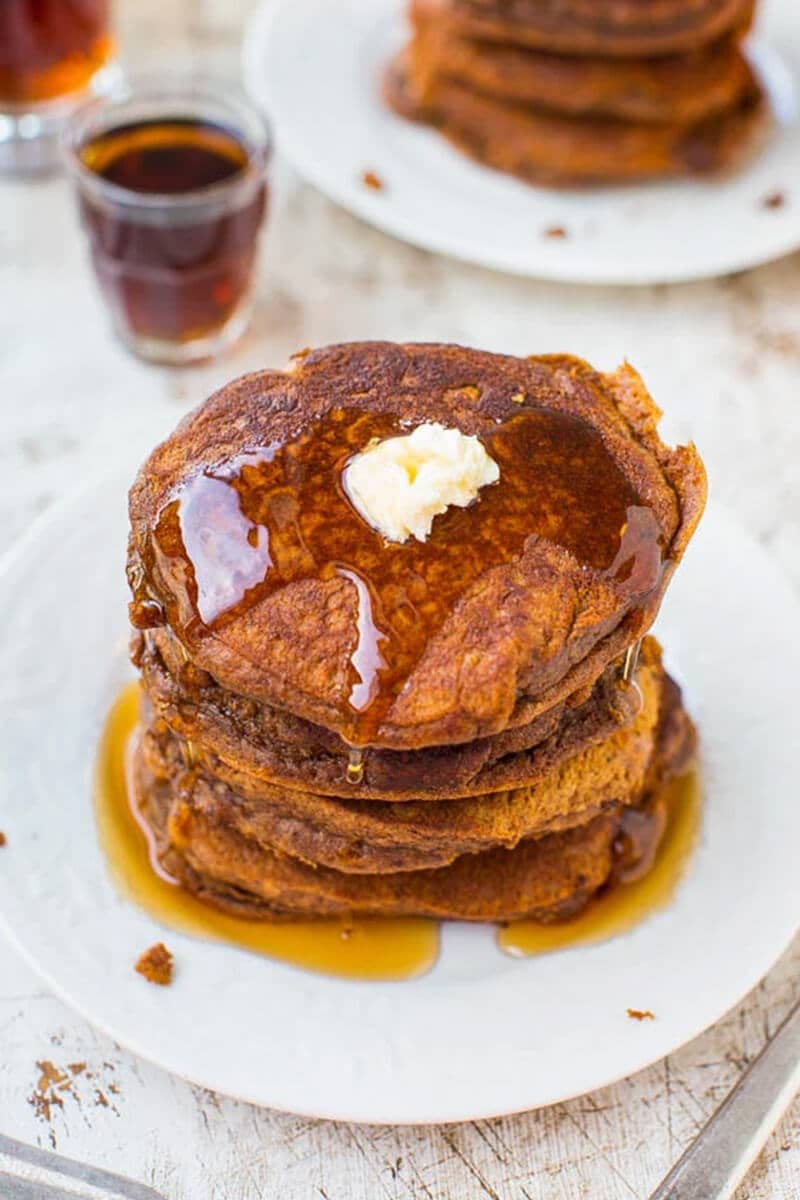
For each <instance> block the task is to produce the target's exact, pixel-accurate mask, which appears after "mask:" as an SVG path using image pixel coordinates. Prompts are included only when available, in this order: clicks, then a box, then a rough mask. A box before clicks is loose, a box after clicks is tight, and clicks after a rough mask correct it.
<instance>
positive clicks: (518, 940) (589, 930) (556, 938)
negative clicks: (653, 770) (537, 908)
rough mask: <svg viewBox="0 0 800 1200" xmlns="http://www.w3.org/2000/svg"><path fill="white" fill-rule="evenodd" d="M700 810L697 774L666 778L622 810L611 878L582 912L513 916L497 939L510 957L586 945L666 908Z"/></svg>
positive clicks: (695, 833) (681, 871)
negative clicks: (642, 802) (639, 802)
mask: <svg viewBox="0 0 800 1200" xmlns="http://www.w3.org/2000/svg"><path fill="white" fill-rule="evenodd" d="M700 814H701V787H700V777H699V774H698V772H697V771H696V770H692V771H689V772H687V773H686V774H684V775H681V776H680V777H678V778H676V779H673V780H671V781H670V782H669V783H668V784H666V786H665V787H664V788H663V789H662V790H661V791H660V792H659V793H658V795H657V796H656V797H655V799H654V800H653V802H652V803H651V805H650V806H649V809H645V811H644V812H638V811H637V810H635V809H630V810H626V811H625V812H624V813H623V814H622V825H621V829H620V834H619V836H618V844H617V846H616V847H615V849H616V853H617V860H618V861H617V869H616V871H615V873H614V876H613V879H612V883H611V884H610V885H609V886H608V887H607V888H606V889H605V890H604V891H603V892H602V893H601V894H600V895H599V896H597V897H595V899H594V900H592V901H591V902H590V903H589V905H588V906H587V908H585V909H584V910H583V912H581V913H579V914H578V915H577V916H576V917H572V918H571V919H570V920H568V921H558V922H555V923H553V924H549V925H542V924H537V923H536V922H535V921H513V922H511V923H510V924H509V925H506V926H505V927H503V928H501V929H499V930H498V934H497V942H498V945H499V946H500V948H501V949H502V950H504V951H505V952H506V953H507V954H511V955H514V956H515V957H526V956H528V955H532V954H546V953H548V952H550V951H552V950H563V949H566V948H568V947H570V946H590V945H594V944H595V943H597V942H605V941H608V940H609V938H613V937H618V936H619V935H620V934H623V933H627V932H628V931H629V930H630V929H633V928H634V926H636V925H639V924H640V923H641V922H642V921H644V920H645V919H646V918H647V917H649V916H650V915H651V914H652V913H655V912H657V911H658V910H659V909H662V908H666V906H667V905H668V904H669V903H670V901H671V900H672V898H673V896H674V895H675V890H676V888H677V886H678V884H679V883H680V881H681V879H682V877H683V875H684V872H685V870H686V867H687V864H688V861H689V859H690V857H691V854H692V851H693V850H694V847H695V845H696V843H697V839H698V836H699V831H700Z"/></svg>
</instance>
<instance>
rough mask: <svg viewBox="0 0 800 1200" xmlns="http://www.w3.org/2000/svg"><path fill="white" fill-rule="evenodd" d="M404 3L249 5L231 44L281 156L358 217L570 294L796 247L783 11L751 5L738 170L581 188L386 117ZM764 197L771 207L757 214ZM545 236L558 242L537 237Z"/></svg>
mask: <svg viewBox="0 0 800 1200" xmlns="http://www.w3.org/2000/svg"><path fill="white" fill-rule="evenodd" d="M405 7H406V5H405V2H404V0H338V3H336V4H331V2H330V0H263V2H262V4H261V6H260V7H259V9H258V10H257V11H256V14H255V16H254V18H253V20H252V22H251V24H250V27H249V30H248V33H247V36H246V38H245V44H244V74H245V82H246V84H247V87H248V89H249V91H250V93H251V94H252V95H253V97H254V98H255V99H256V100H257V101H258V102H259V103H260V104H262V105H263V107H264V108H265V109H266V110H267V111H268V112H269V113H270V114H271V116H272V117H273V118H274V120H275V123H276V128H277V132H278V143H279V146H280V148H281V150H282V151H283V152H284V154H285V155H286V156H287V157H288V158H289V160H290V161H291V163H292V164H293V166H294V167H295V168H296V169H297V170H298V171H299V172H300V174H301V175H303V176H304V177H305V178H306V179H308V180H310V181H311V182H312V183H313V184H315V185H316V186H317V187H318V188H319V189H320V190H321V191H323V192H325V193H326V194H327V195H328V196H330V197H331V198H332V199H334V200H336V201H337V202H338V203H339V204H342V205H343V206H344V207H345V208H349V209H351V210H352V211H353V212H354V213H356V214H358V216H360V217H362V218H364V219H365V220H366V221H369V222H371V223H372V224H373V225H377V226H378V228H380V229H383V230H385V231H386V232H388V233H392V234H395V235H396V236H397V237H400V238H402V239H404V240H405V241H408V242H412V243H413V244H415V245H417V246H422V247H423V248H424V249H427V250H434V251H437V252H439V253H444V254H450V255H453V256H454V257H456V258H461V259H465V260H467V261H469V262H475V263H479V264H481V265H482V266H487V267H495V268H498V269H501V270H506V271H512V272H514V273H516V274H520V275H533V276H537V277H539V278H542V279H558V280H564V281H567V282H572V283H614V284H643V283H663V282H669V281H675V280H686V279H698V278H703V277H707V276H712V275H722V274H726V273H728V272H731V271H738V270H742V269H744V268H746V267H752V266H755V265H756V264H757V263H762V262H767V261H769V260H771V259H774V258H778V257H780V256H781V255H783V254H787V253H789V252H790V251H792V250H794V249H796V248H797V247H798V246H800V119H799V118H798V106H797V102H796V89H795V87H794V79H795V78H800V13H798V10H797V6H796V4H794V3H792V2H791V0H764V2H763V8H762V14H761V20H760V24H759V32H758V37H757V40H756V41H755V42H754V46H753V57H754V59H755V60H756V62H757V65H758V66H759V67H760V68H761V72H762V75H763V77H764V79H765V82H766V83H767V86H768V88H769V90H770V92H771V93H772V95H773V97H774V104H775V107H776V109H777V111H778V113H779V117H780V123H779V125H778V126H777V128H776V129H775V131H774V133H773V135H772V136H771V139H770V141H769V144H768V145H767V146H765V148H764V149H763V150H762V151H761V153H760V154H759V155H758V157H756V158H755V159H754V160H753V161H752V163H750V164H749V165H748V166H747V167H746V168H745V169H744V170H743V172H742V173H740V174H738V175H735V176H733V177H731V178H730V179H726V180H724V181H718V182H712V183H703V182H694V181H678V182H674V183H666V184H649V185H647V186H641V187H630V188H625V189H619V188H607V189H598V190H590V191H550V190H545V189H541V188H535V187H531V186H528V185H527V184H524V183H521V182H519V181H517V180H514V179H512V178H510V177H508V176H505V175H502V174H499V173H498V172H495V171H491V170H488V169H485V168H483V167H480V166H479V165H477V164H475V163H473V162H471V161H470V160H469V159H468V158H466V157H464V156H463V155H462V154H460V153H459V152H458V151H457V150H455V149H453V148H452V147H451V146H450V145H449V144H448V143H447V142H446V141H445V139H444V138H443V137H441V136H440V135H439V134H438V133H436V132H434V131H432V130H430V129H426V128H424V127H423V126H418V125H414V124H411V123H409V122H408V121H405V120H402V119H401V118H399V117H397V116H395V115H393V114H392V113H390V112H389V111H388V110H387V109H386V108H385V106H384V105H383V103H382V101H381V98H380V81H381V73H382V71H383V69H384V66H385V64H386V63H387V62H388V61H389V59H390V58H391V56H392V54H393V53H394V51H395V50H396V49H397V48H399V47H400V46H401V45H402V44H403V41H404V40H405V39H406V38H407V36H408V34H407V31H406V28H405V22H404V19H403V12H404V10H405ZM778 51H779V52H780V55H778V53H777V52H778ZM365 170H371V171H374V172H375V173H376V174H377V175H378V177H379V178H380V179H381V180H382V181H383V182H384V183H385V187H384V189H383V190H382V191H379V192H378V191H372V190H370V189H369V188H368V187H366V186H365V184H364V182H363V179H362V176H363V173H364V171H365ZM775 192H781V193H782V194H783V195H785V197H786V203H785V204H784V205H783V206H782V207H778V208H769V207H765V205H764V199H765V197H767V196H769V195H770V194H772V193H775ZM554 226H557V227H563V228H564V229H565V230H566V231H567V235H568V236H567V237H566V238H563V239H554V238H548V237H547V236H546V231H547V230H548V229H550V228H552V227H554Z"/></svg>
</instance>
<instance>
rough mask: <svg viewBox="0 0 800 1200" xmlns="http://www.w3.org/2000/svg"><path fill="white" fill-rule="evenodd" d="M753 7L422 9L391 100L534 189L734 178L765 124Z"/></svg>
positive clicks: (578, 3) (464, 5)
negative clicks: (745, 48) (752, 51)
mask: <svg viewBox="0 0 800 1200" xmlns="http://www.w3.org/2000/svg"><path fill="white" fill-rule="evenodd" d="M753 8H754V0H560V2H559V3H553V0H411V6H410V16H411V23H412V27H413V37H412V40H411V43H410V44H409V46H408V47H407V48H406V49H405V50H404V52H403V53H402V55H401V56H400V57H399V58H398V59H397V60H396V61H395V62H394V63H392V64H391V66H390V69H389V71H388V73H387V77H386V92H387V98H388V100H389V103H390V104H391V105H392V107H393V108H395V109H396V110H397V111H399V112H400V113H402V114H403V115H405V116H407V117H411V118H412V119H415V120H420V121H424V122H427V123H429V124H433V125H435V126H437V127H438V128H439V129H440V130H441V131H442V133H444V134H445V136H446V137H448V138H449V139H450V140H451V141H452V142H454V143H455V144H456V145H457V146H458V147H459V148H460V149H462V150H464V151H466V153H468V154H470V155H472V156H473V157H474V158H477V159H478V160H479V161H481V162H483V163H486V164H487V165H489V166H492V167H496V168H497V169H499V170H502V171H508V172H510V173H512V174H514V175H518V176H520V177H521V178H523V179H527V180H530V181H533V182H536V183H542V184H548V185H553V186H559V185H565V186H570V185H579V184H591V183H603V182H624V181H628V180H637V179H647V178H659V177H665V176H674V175H683V174H687V173H688V174H694V173H712V172H719V171H724V170H727V169H730V168H731V167H733V166H735V165H736V164H737V163H738V162H739V160H740V159H741V157H742V155H743V153H744V152H745V151H746V150H747V149H748V148H750V147H751V146H752V144H753V142H754V134H755V133H756V131H757V130H758V129H760V128H762V127H763V126H764V125H765V123H766V121H765V117H766V107H767V106H766V103H765V100H764V96H763V93H762V91H761V88H760V86H759V84H758V81H757V80H756V78H755V76H754V74H753V72H752V70H751V68H750V66H749V64H748V62H747V59H746V57H745V56H744V54H743V52H742V47H741V42H742V39H743V37H744V35H745V34H746V32H747V30H748V28H749V25H750V22H751V20H752V16H753Z"/></svg>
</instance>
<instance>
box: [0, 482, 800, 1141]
mask: <svg viewBox="0 0 800 1200" xmlns="http://www.w3.org/2000/svg"><path fill="white" fill-rule="evenodd" d="M126 478H127V471H126V472H125V474H123V471H122V469H121V468H120V466H119V464H117V465H116V466H114V467H111V468H110V469H107V470H104V471H102V472H99V473H97V474H95V475H90V476H89V478H87V479H86V480H84V481H83V482H82V483H81V484H80V485H78V486H77V487H75V488H73V489H72V491H71V493H70V494H69V495H68V496H67V497H66V498H65V499H64V500H63V501H62V503H60V504H52V505H50V506H49V508H48V509H46V510H45V511H44V512H43V513H41V514H39V515H38V516H37V517H36V518H35V519H34V520H33V521H32V522H31V524H30V526H29V527H28V528H27V529H26V530H25V531H23V533H22V534H21V535H20V536H19V537H18V538H17V539H16V540H15V541H14V543H12V545H11V546H10V547H9V548H8V550H7V551H6V552H4V554H3V555H2V556H0V589H2V588H4V587H5V586H6V584H7V582H8V577H9V575H10V574H11V573H12V572H13V569H14V567H15V565H16V564H17V563H18V562H23V561H24V560H25V556H26V554H27V553H29V552H30V550H31V547H35V546H36V544H37V542H38V541H39V539H40V538H41V537H43V536H45V537H46V536H47V534H48V531H49V530H50V529H51V527H55V528H57V527H58V526H59V524H60V523H61V522H62V521H63V520H64V519H66V518H68V517H69V515H70V512H71V511H73V510H74V509H76V508H78V507H79V506H80V504H81V502H82V501H83V500H84V499H85V498H86V497H87V496H88V495H91V494H93V493H94V492H95V491H97V490H98V489H99V488H102V487H104V486H105V487H108V486H111V485H112V484H113V485H114V486H115V487H116V486H117V485H119V490H120V491H124V490H125V487H126V485H125V483H124V480H125V479H126ZM712 512H713V516H712V517H711V521H712V522H713V523H714V524H720V525H721V526H722V527H723V528H724V529H726V530H727V532H729V533H732V534H733V535H734V536H735V537H737V538H738V539H741V540H742V541H743V542H744V543H745V544H746V545H747V547H748V549H749V550H753V549H755V550H756V552H757V553H758V554H759V555H760V556H762V557H763V558H764V559H766V560H768V561H769V562H770V563H771V565H772V568H773V570H774V571H775V573H776V575H777V577H779V578H780V579H781V580H782V581H783V582H784V583H785V584H786V587H787V589H788V592H789V594H790V595H791V596H792V597H793V598H794V601H795V603H797V601H798V597H797V591H796V589H795V588H794V587H793V585H792V581H791V579H790V578H789V577H788V575H787V574H786V572H785V571H784V569H783V568H782V566H781V564H780V563H779V562H778V561H777V560H776V559H775V558H774V556H773V555H771V554H770V553H769V552H768V550H767V549H766V548H765V547H763V546H762V545H761V544H760V543H759V542H758V541H757V540H756V539H755V538H754V537H753V536H752V535H751V534H750V532H749V531H748V530H747V529H746V528H745V527H744V526H743V525H742V524H741V523H740V522H739V521H738V519H736V518H735V517H734V516H732V515H731V514H730V513H729V511H728V510H727V509H726V508H725V507H724V506H722V505H718V504H714V506H713V509H712ZM798 614H799V615H800V607H798ZM797 928H798V927H797V925H795V926H794V927H793V928H792V929H791V930H790V931H788V932H786V933H785V934H784V933H782V934H781V937H780V938H779V939H775V940H776V942H778V941H779V942H780V945H779V947H778V950H777V953H773V951H770V955H769V962H768V963H767V966H766V968H765V969H762V967H763V964H762V963H759V964H758V966H757V968H756V969H755V971H752V970H751V971H748V972H747V973H746V975H745V973H742V984H741V986H737V988H736V993H737V994H736V996H735V998H733V999H732V1000H729V999H728V998H726V1005H725V1007H724V1009H723V1010H720V1011H718V1012H717V1013H716V1015H715V1016H714V1017H713V1018H711V1020H705V1019H703V1023H702V1024H701V1026H700V1027H697V1026H694V1027H693V1028H692V1030H691V1031H690V1032H688V1033H686V1034H685V1035H684V1034H682V1035H681V1036H680V1038H679V1040H677V1041H672V1042H671V1043H670V1045H669V1046H668V1047H667V1048H664V1045H658V1046H657V1048H656V1049H654V1050H652V1052H648V1053H646V1054H645V1055H643V1056H642V1057H641V1058H640V1059H639V1061H638V1064H637V1066H636V1067H635V1068H634V1069H633V1070H628V1069H626V1068H623V1069H622V1070H621V1071H615V1072H612V1073H610V1074H609V1075H608V1076H604V1077H603V1078H601V1079H598V1080H596V1081H594V1082H593V1083H592V1084H591V1086H590V1088H589V1091H591V1092H593V1091H596V1090H599V1089H601V1088H604V1087H608V1086H611V1085H612V1084H614V1083H617V1082H619V1081H621V1080H624V1079H626V1078H630V1077H631V1075H635V1074H638V1072H639V1071H641V1070H645V1069H647V1068H648V1067H651V1066H653V1065H654V1064H655V1063H657V1062H660V1061H662V1060H663V1059H664V1058H665V1057H666V1056H667V1055H669V1054H672V1053H675V1052H676V1051H677V1050H679V1049H680V1048H681V1047H683V1046H685V1045H687V1044H688V1043H689V1042H691V1041H693V1040H694V1039H695V1038H696V1037H698V1036H700V1035H701V1034H703V1033H704V1032H705V1031H706V1030H707V1029H709V1028H710V1027H711V1026H712V1025H715V1024H716V1023H717V1022H719V1021H721V1020H723V1019H724V1018H725V1017H726V1016H727V1015H728V1014H729V1013H730V1012H731V1011H732V1010H733V1009H734V1008H736V1007H737V1006H738V1005H739V1004H740V1003H741V1002H742V1000H743V999H744V998H745V997H746V996H747V995H748V994H749V993H750V992H751V991H752V990H753V988H755V987H757V986H758V984H759V982H760V980H761V979H762V978H763V977H764V975H765V974H766V973H767V972H768V971H769V970H771V969H772V967H774V966H775V964H776V963H777V962H778V961H779V959H780V958H781V957H782V956H783V955H784V954H785V953H786V951H787V949H788V948H789V947H790V946H791V944H792V942H793V940H794V938H795V936H796V934H797ZM0 931H2V932H3V933H4V934H5V936H6V937H7V938H8V939H9V942H10V943H11V944H12V945H13V946H14V947H15V948H16V950H17V951H18V953H19V954H20V956H21V957H22V958H23V960H24V961H25V962H27V963H28V965H29V966H30V967H31V968H32V970H33V971H34V972H35V973H36V975H37V976H38V977H39V978H41V979H42V980H43V981H44V982H45V983H46V984H47V986H48V987H49V988H50V990H51V991H52V992H53V994H54V995H55V996H57V997H58V998H59V999H60V1000H62V1001H63V1002H64V1003H66V1004H67V1006H68V1007H69V1008H71V1009H72V1010H73V1011H75V1012H77V1013H78V1014H79V1015H80V1016H81V1017H82V1018H83V1019H85V1020H86V1021H87V1022H88V1023H89V1024H90V1025H92V1026H93V1027H94V1028H96V1029H99V1030H100V1031H102V1032H103V1033H104V1034H106V1035H107V1036H109V1037H111V1038H112V1039H113V1040H115V1041H117V1042H118V1043H119V1044H120V1045H122V1046H125V1047H126V1048H127V1049H128V1050H130V1051H131V1052H133V1053H134V1054H136V1055H137V1056H139V1057H141V1058H142V1059H143V1060H145V1061H147V1062H150V1063H152V1064H153V1065H154V1066H156V1067H158V1068H160V1069H162V1070H166V1071H168V1072H170V1073H172V1074H175V1075H177V1076H178V1077H179V1078H183V1079H186V1080H188V1081H189V1082H191V1083H194V1084H196V1085H197V1086H202V1087H210V1088H211V1089H212V1090H215V1091H219V1092H221V1093H222V1094H225V1095H229V1096H231V1097H233V1098H236V1099H239V1100H242V1101H245V1102H248V1103H252V1104H254V1105H257V1106H261V1107H273V1108H276V1109H279V1110H280V1111H283V1112H288V1113H293V1114H295V1115H297V1116H303V1117H308V1118H315V1119H325V1120H340V1121H350V1122H353V1123H357V1124H374V1125H389V1126H391V1125H439V1124H453V1123H458V1122H461V1121H465V1120H473V1119H491V1118H492V1117H499V1116H504V1115H513V1114H514V1113H519V1112H525V1111H532V1109H536V1108H545V1107H549V1106H550V1105H553V1104H557V1103H562V1102H564V1101H567V1100H570V1099H574V1098H576V1097H577V1096H580V1095H585V1094H588V1093H587V1090H586V1089H581V1090H578V1091H575V1090H574V1089H573V1088H567V1089H566V1090H565V1091H564V1092H563V1093H558V1092H552V1093H551V1095H550V1097H549V1098H548V1099H547V1100H544V1101H537V1102H535V1103H534V1104H533V1105H531V1103H530V1102H525V1101H524V1100H522V1099H520V1102H519V1103H517V1102H514V1103H512V1104H506V1105H503V1106H502V1107H500V1108H494V1107H493V1108H491V1109H481V1110H479V1111H478V1112H476V1111H475V1105H474V1104H467V1105H465V1106H464V1107H463V1108H459V1107H458V1105H457V1104H456V1105H451V1106H450V1111H445V1110H444V1108H443V1107H442V1106H439V1108H437V1110H436V1111H435V1112H433V1111H428V1112H426V1111H422V1112H415V1113H414V1114H413V1115H412V1114H408V1115H405V1116H402V1115H401V1116H398V1115H396V1114H395V1115H381V1114H379V1115H377V1116H376V1115H375V1114H374V1113H372V1112H365V1111H360V1110H359V1109H358V1106H357V1105H355V1106H354V1107H350V1108H349V1109H348V1108H347V1107H346V1106H345V1107H342V1106H338V1107H336V1108H335V1110H334V1109H332V1108H330V1107H329V1106H327V1105H319V1104H316V1105H302V1104H291V1103H290V1104H287V1103H286V1101H285V1100H282V1099H280V1098H275V1097H274V1096H273V1097H270V1096H268V1095H266V1094H265V1093H264V1091H253V1092H248V1091H247V1090H246V1089H243V1088H241V1087H237V1089H236V1090H233V1089H231V1088H226V1087H225V1086H224V1084H223V1085H220V1084H219V1082H217V1081H215V1080H214V1079H213V1078H209V1076H208V1075H204V1073H203V1072H202V1071H199V1072H197V1073H196V1074H195V1073H194V1072H192V1071H189V1070H187V1069H186V1067H185V1065H184V1064H182V1063H180V1061H179V1060H178V1058H170V1056H168V1055H161V1056H159V1055H158V1054H156V1053H154V1052H153V1051H151V1050H148V1049H147V1048H143V1046H142V1043H141V1042H140V1040H139V1036H137V1035H131V1034H130V1033H126V1031H125V1029H124V1028H122V1029H120V1028H119V1027H118V1026H117V1025H116V1024H115V1023H114V1022H113V1021H109V1020H105V1019H103V1018H102V1017H98V1016H97V1015H96V1013H95V1012H93V1011H92V1009H91V1007H90V1006H89V1005H88V1002H84V1001H83V1000H82V999H81V998H79V997H76V996H74V995H73V992H72V990H71V988H70V987H69V986H67V985H64V984H62V983H60V982H59V979H58V977H57V976H56V975H54V974H53V973H52V972H51V971H50V970H49V969H48V968H47V966H45V965H44V964H43V963H42V962H41V961H40V960H39V958H38V957H37V955H36V953H35V951H34V950H32V949H31V948H30V947H29V946H27V945H26V943H25V942H24V941H23V940H21V938H20V936H19V935H18V934H17V933H16V931H15V930H14V928H13V926H12V924H11V921H10V918H9V917H8V916H7V913H6V910H5V907H0ZM581 949H582V948H580V947H578V948H575V953H576V954H579V953H581ZM583 949H591V948H590V947H586V948H583ZM337 982H343V981H337ZM389 986H391V987H394V986H400V985H389ZM667 1040H669V1039H668V1038H667ZM443 1112H444V1115H442V1114H443Z"/></svg>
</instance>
